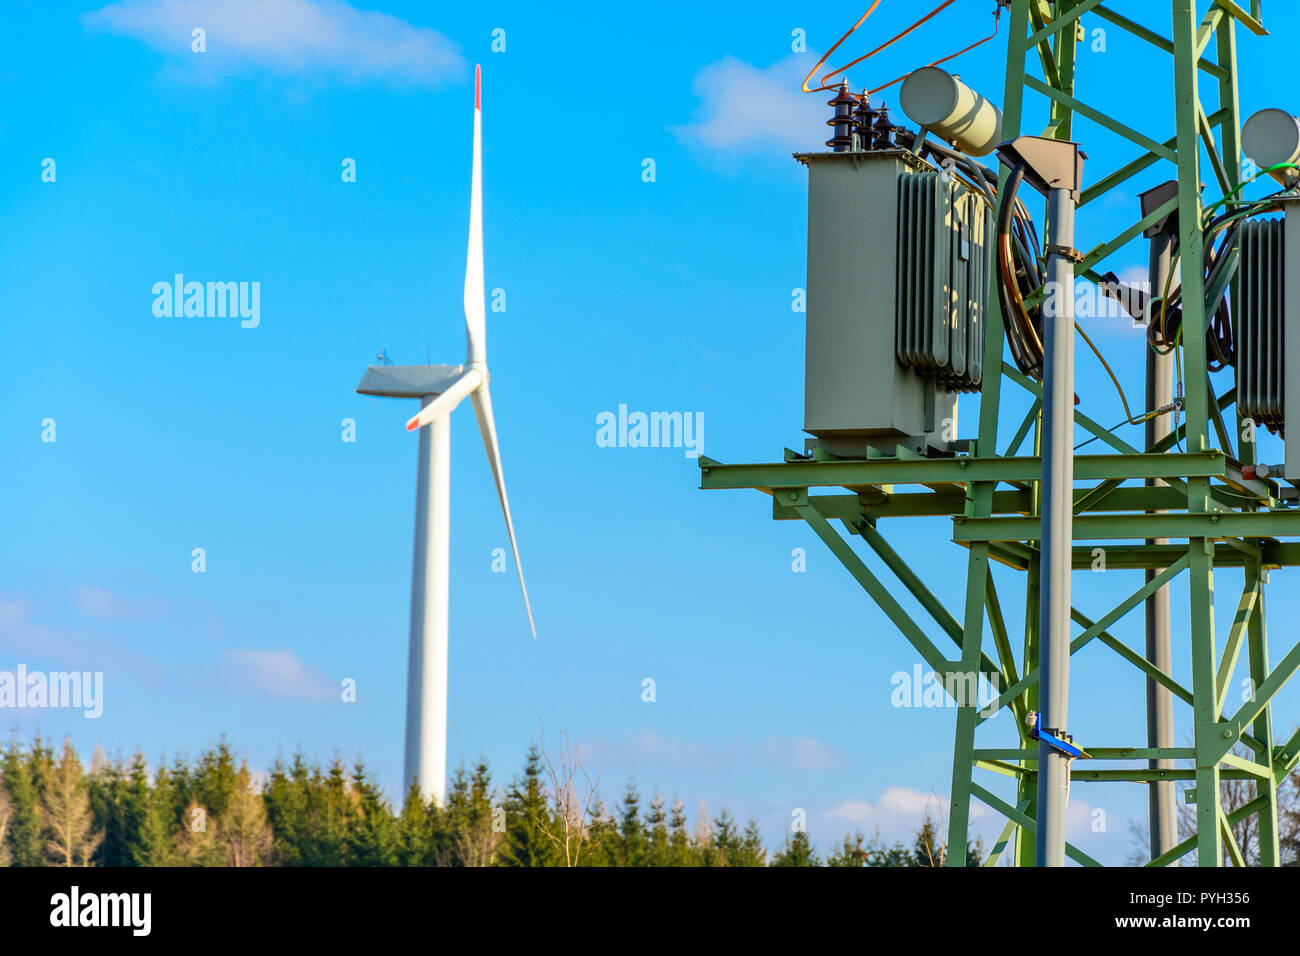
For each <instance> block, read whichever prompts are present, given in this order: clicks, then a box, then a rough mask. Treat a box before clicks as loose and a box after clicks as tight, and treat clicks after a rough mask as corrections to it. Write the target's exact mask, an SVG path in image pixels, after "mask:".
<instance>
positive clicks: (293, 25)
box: [82, 0, 464, 85]
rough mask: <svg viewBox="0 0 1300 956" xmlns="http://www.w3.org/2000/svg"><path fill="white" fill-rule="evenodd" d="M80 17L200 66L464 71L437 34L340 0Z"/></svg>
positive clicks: (416, 73) (115, 9) (266, 1)
mask: <svg viewBox="0 0 1300 956" xmlns="http://www.w3.org/2000/svg"><path fill="white" fill-rule="evenodd" d="M82 22H83V23H85V25H86V26H87V27H88V28H90V29H92V30H99V31H102V32H105V33H114V34H119V35H122V36H128V37H132V38H134V39H136V40H140V41H141V42H144V43H147V44H149V45H150V46H152V47H154V48H155V49H157V50H159V51H160V52H162V53H165V54H172V55H173V56H175V57H178V58H190V62H192V63H193V64H194V65H195V66H196V67H198V68H201V69H202V68H209V69H212V68H215V69H218V70H220V69H222V68H229V67H233V66H240V65H247V66H254V67H261V68H264V69H268V70H272V71H275V72H279V73H313V74H314V73H325V74H331V75H335V76H339V77H342V78H343V79H346V80H349V81H353V82H359V81H366V80H383V81H388V82H397V83H416V84H422V85H434V84H437V83H440V82H442V81H445V80H448V79H451V78H454V77H455V76H457V75H458V74H459V73H460V72H461V71H462V70H463V69H464V62H463V60H462V59H461V56H460V53H459V51H458V50H457V48H456V45H455V44H454V43H452V41H451V40H449V39H448V38H447V37H446V36H444V35H443V34H441V33H439V32H437V31H436V30H432V29H430V28H428V27H417V26H415V25H413V24H411V23H408V22H407V21H406V20H402V19H400V18H398V17H394V16H390V15H389V14H386V13H377V12H375V11H371V10H358V9H357V8H356V7H354V6H352V5H351V4H349V3H345V2H344V0H121V2H119V3H110V4H108V5H107V6H105V7H101V8H100V9H98V10H93V11H91V12H89V13H86V14H84V15H83V16H82ZM195 28H202V29H203V30H204V31H205V33H206V45H207V52H205V53H202V54H197V53H193V52H192V51H191V49H190V42H191V40H190V37H191V31H193V30H194V29H195Z"/></svg>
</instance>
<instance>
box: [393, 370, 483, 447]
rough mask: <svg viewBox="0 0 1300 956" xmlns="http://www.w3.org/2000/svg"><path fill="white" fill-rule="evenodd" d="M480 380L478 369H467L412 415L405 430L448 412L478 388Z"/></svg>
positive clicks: (420, 426)
mask: <svg viewBox="0 0 1300 956" xmlns="http://www.w3.org/2000/svg"><path fill="white" fill-rule="evenodd" d="M482 381H483V376H482V374H481V373H480V372H479V370H478V369H475V368H472V369H469V370H468V371H467V372H465V374H464V375H462V376H461V377H460V378H458V379H456V381H454V382H452V383H451V385H450V387H448V389H447V391H445V392H443V393H442V394H441V395H439V396H438V397H437V398H435V399H434V400H433V401H431V402H430V403H429V404H428V405H425V406H424V408H422V409H420V413H419V414H418V415H414V416H412V418H411V420H410V421H408V422H407V423H406V430H407V431H408V432H413V431H415V430H416V429H417V428H422V427H423V426H425V425H427V424H429V422H431V421H433V420H434V419H437V418H442V417H443V416H444V415H447V414H449V413H450V412H451V410H452V409H453V408H455V407H456V406H457V405H459V404H460V403H461V401H462V400H463V399H464V398H465V396H466V395H468V394H469V393H470V392H472V391H474V389H476V388H478V387H479V385H480V384H481V383H482Z"/></svg>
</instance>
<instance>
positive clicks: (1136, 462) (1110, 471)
mask: <svg viewBox="0 0 1300 956" xmlns="http://www.w3.org/2000/svg"><path fill="white" fill-rule="evenodd" d="M1074 462H1075V464H1074V474H1075V477H1076V478H1078V479H1079V480H1080V481H1092V480H1097V481H1102V480H1105V479H1107V478H1124V479H1128V478H1173V477H1176V476H1179V475H1199V476H1204V477H1222V476H1223V475H1225V474H1226V473H1227V459H1226V458H1225V457H1224V455H1223V452H1220V451H1213V450H1212V451H1201V452H1195V453H1192V454H1187V455H1170V454H1164V455H1145V454H1142V453H1134V454H1120V455H1079V456H1078V457H1076V458H1075V459H1074ZM699 467H700V487H701V488H704V489H718V488H760V489H765V490H767V489H770V490H777V489H780V490H782V492H783V493H785V492H786V491H790V490H793V489H799V488H815V487H837V486H838V487H856V486H863V485H912V484H915V485H924V484H930V483H939V482H960V483H962V484H965V483H967V482H975V481H1038V480H1039V479H1040V478H1041V477H1042V473H1043V462H1042V459H1041V458H1034V457H1021V458H970V457H959V458H916V459H906V458H868V459H863V460H857V459H854V460H845V461H796V462H775V463H772V464H765V465H724V464H722V463H721V462H718V461H714V460H713V459H711V458H705V457H703V456H701V457H700V460H699Z"/></svg>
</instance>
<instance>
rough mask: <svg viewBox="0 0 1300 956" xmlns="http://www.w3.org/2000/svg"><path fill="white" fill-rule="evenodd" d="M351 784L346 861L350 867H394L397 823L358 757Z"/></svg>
mask: <svg viewBox="0 0 1300 956" xmlns="http://www.w3.org/2000/svg"><path fill="white" fill-rule="evenodd" d="M352 787H353V793H354V794H355V807H356V810H355V812H354V813H353V815H352V819H351V820H350V821H349V827H348V841H347V844H348V861H349V862H350V863H351V865H353V866H396V865H397V861H398V860H397V858H398V850H399V848H400V845H399V842H398V835H397V823H396V821H395V820H394V819H393V814H392V811H391V810H389V808H388V802H387V801H386V800H384V796H383V793H381V792H380V789H379V785H378V784H377V783H375V781H374V780H372V779H371V778H370V777H369V775H368V774H367V773H366V768H365V764H364V763H363V762H362V761H361V759H360V758H357V762H356V766H355V767H354V768H353V771H352Z"/></svg>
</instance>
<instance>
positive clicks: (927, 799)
mask: <svg viewBox="0 0 1300 956" xmlns="http://www.w3.org/2000/svg"><path fill="white" fill-rule="evenodd" d="M948 810H949V800H948V798H947V797H940V796H938V795H936V794H934V793H924V792H922V791H920V790H913V789H911V788H910V787H888V788H886V789H885V792H884V793H882V794H881V795H880V799H879V800H877V801H876V802H875V803H871V802H870V801H868V800H842V801H840V802H839V803H837V804H835V805H834V806H832V807H831V808H830V809H829V810H827V811H826V816H827V818H828V819H831V820H845V821H847V822H849V823H851V824H853V825H854V826H858V827H864V828H865V827H879V829H880V830H881V831H883V832H893V831H897V830H898V829H899V828H900V827H909V828H916V827H918V826H920V825H921V821H922V820H923V819H924V818H925V814H926V813H927V812H929V813H930V814H932V815H933V816H934V817H936V818H938V817H939V816H941V815H942V817H943V819H944V820H945V821H946V820H947V819H948V817H949V816H950V814H949V812H948ZM989 812H990V811H989V808H988V807H986V806H984V805H983V804H982V803H972V805H971V814H970V815H971V819H972V820H978V819H980V818H981V817H984V816H987V815H988V814H989Z"/></svg>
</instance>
